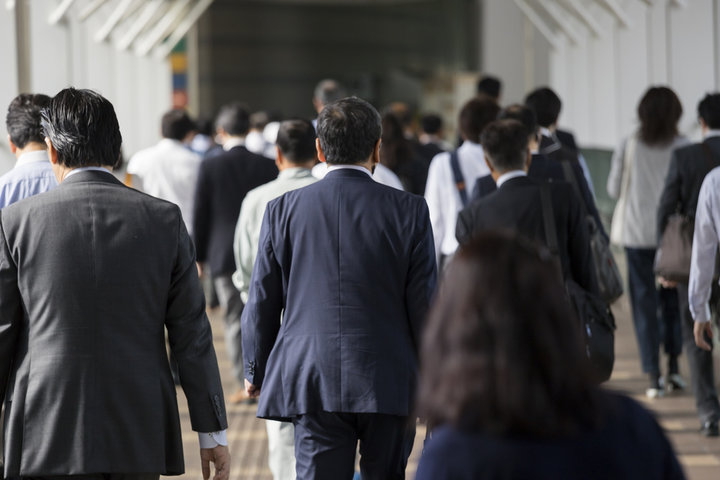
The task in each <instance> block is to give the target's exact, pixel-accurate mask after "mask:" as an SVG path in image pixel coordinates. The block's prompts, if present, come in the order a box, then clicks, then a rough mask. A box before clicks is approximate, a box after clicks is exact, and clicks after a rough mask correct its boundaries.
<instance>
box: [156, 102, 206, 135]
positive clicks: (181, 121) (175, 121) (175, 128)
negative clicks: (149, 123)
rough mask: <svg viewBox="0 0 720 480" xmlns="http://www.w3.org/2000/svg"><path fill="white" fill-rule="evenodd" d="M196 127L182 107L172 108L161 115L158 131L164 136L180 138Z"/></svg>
mask: <svg viewBox="0 0 720 480" xmlns="http://www.w3.org/2000/svg"><path fill="white" fill-rule="evenodd" d="M197 129H198V127H197V125H196V124H195V122H193V120H192V119H191V118H190V115H188V113H187V112H186V111H185V110H184V109H182V108H174V109H172V110H170V111H169V112H166V113H165V115H163V116H162V120H161V129H160V131H161V133H162V136H163V137H165V138H171V139H173V140H182V139H183V138H185V137H186V136H187V134H188V133H190V132H192V131H195V130H197Z"/></svg>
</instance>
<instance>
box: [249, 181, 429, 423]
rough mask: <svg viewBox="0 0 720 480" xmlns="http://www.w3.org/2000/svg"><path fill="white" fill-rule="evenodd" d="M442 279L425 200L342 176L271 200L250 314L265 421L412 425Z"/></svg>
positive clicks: (252, 369) (252, 368) (252, 362)
mask: <svg viewBox="0 0 720 480" xmlns="http://www.w3.org/2000/svg"><path fill="white" fill-rule="evenodd" d="M436 275H437V272H436V266H435V252H434V244H433V238H432V229H431V227H430V218H429V214H428V208H427V204H426V203H425V200H424V199H423V198H422V197H419V196H415V195H411V194H409V193H406V192H402V191H399V190H396V189H394V188H390V187H387V186H384V185H381V184H379V183H377V182H375V181H373V180H372V178H370V176H368V175H366V174H365V173H363V172H360V171H357V170H350V169H342V170H338V171H332V172H330V173H328V174H327V176H326V177H325V178H324V179H323V180H322V181H320V182H317V183H316V184H313V185H311V186H308V187H305V188H302V189H299V190H295V191H292V192H289V193H287V194H285V195H283V196H282V197H280V198H278V199H276V200H273V201H271V202H270V203H269V204H268V207H267V210H266V211H265V217H264V219H263V225H262V228H261V233H260V243H259V247H258V257H257V260H256V262H255V267H254V270H253V276H252V280H251V284H250V293H249V298H248V303H247V305H246V306H245V309H244V311H243V315H242V331H243V357H244V359H245V372H246V378H247V379H248V380H249V381H250V382H251V383H253V384H254V385H257V386H261V387H262V395H261V396H260V403H259V405H258V416H259V417H267V418H287V417H289V416H292V415H298V414H306V413H314V412H318V411H330V412H347V413H362V412H369V413H385V414H392V415H408V414H409V413H410V412H411V409H412V406H411V403H412V398H413V396H414V394H415V384H416V377H417V369H418V361H417V355H418V347H419V342H420V335H421V330H422V325H423V321H424V318H425V314H426V311H427V309H428V305H429V303H430V297H431V295H432V292H433V290H434V288H435V282H436ZM283 309H284V313H283V319H282V325H281V324H280V314H281V312H282V311H283Z"/></svg>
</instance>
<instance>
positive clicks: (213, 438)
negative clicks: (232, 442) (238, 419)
mask: <svg viewBox="0 0 720 480" xmlns="http://www.w3.org/2000/svg"><path fill="white" fill-rule="evenodd" d="M198 440H199V441H200V448H215V447H217V446H218V445H222V446H224V447H226V446H227V444H228V442H227V430H220V431H219V432H208V433H202V432H198Z"/></svg>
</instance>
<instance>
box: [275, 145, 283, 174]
mask: <svg viewBox="0 0 720 480" xmlns="http://www.w3.org/2000/svg"><path fill="white" fill-rule="evenodd" d="M284 163H285V157H283V154H282V152H281V151H280V147H278V146H277V145H276V146H275V166H276V167H277V168H278V170H281V169H282V166H283V164H284Z"/></svg>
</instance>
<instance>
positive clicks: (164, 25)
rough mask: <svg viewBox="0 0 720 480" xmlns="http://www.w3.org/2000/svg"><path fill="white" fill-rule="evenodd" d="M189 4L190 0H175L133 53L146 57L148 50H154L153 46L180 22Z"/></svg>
mask: <svg viewBox="0 0 720 480" xmlns="http://www.w3.org/2000/svg"><path fill="white" fill-rule="evenodd" d="M189 4H190V0H175V2H173V4H172V7H171V8H170V10H168V12H167V13H166V14H165V15H163V17H162V18H161V19H160V21H159V22H158V23H157V24H156V25H155V28H153V29H152V30H150V32H149V33H148V34H147V35H146V36H145V38H143V39H142V41H141V42H140V43H139V44H138V45H137V47H136V48H135V53H136V54H138V55H141V56H143V55H147V54H148V53H150V50H152V49H153V48H155V45H157V44H158V43H160V42H162V41H163V39H164V38H165V36H166V35H168V34H169V33H170V30H171V29H172V27H173V26H174V25H175V23H176V22H178V21H180V19H181V17H182V16H183V15H184V14H185V9H186V8H187V6H188V5H189Z"/></svg>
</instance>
